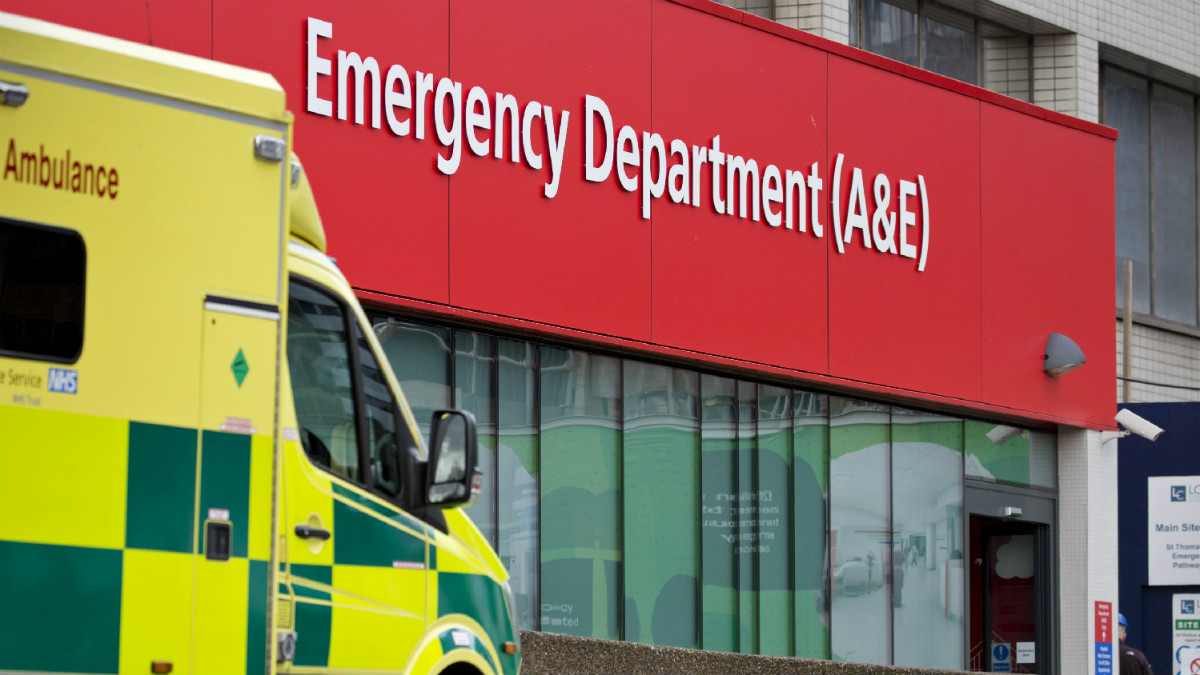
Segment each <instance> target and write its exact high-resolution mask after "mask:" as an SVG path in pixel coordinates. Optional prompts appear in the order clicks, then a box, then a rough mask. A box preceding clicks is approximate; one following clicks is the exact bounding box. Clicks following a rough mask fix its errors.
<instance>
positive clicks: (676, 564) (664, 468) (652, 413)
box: [624, 360, 700, 648]
mask: <svg viewBox="0 0 1200 675" xmlns="http://www.w3.org/2000/svg"><path fill="white" fill-rule="evenodd" d="M624 365H625V370H624V390H625V405H624V409H625V438H624V459H625V467H624V475H625V494H624V500H625V508H624V513H625V542H624V544H625V631H624V638H625V639H626V640H631V641H636V642H642V643H647V644H657V645H671V646H676V647H692V648H695V647H698V646H699V644H698V635H697V625H698V603H697V600H698V595H699V588H698V583H699V577H700V541H699V533H700V522H699V521H700V513H699V509H698V508H697V506H698V504H699V502H700V428H699V427H700V422H699V411H698V406H697V404H698V399H699V388H700V381H699V380H700V378H699V376H698V374H697V373H695V372H689V371H686V370H681V369H676V368H670V367H667V366H660V365H653V364H649V363H640V362H637V361H630V360H626V361H625V364H624Z"/></svg>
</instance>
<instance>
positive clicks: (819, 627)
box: [792, 391, 831, 659]
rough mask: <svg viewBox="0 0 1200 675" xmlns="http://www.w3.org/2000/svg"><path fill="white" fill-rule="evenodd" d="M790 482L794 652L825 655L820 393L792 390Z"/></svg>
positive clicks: (825, 442) (823, 399) (825, 484)
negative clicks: (791, 492)
mask: <svg viewBox="0 0 1200 675" xmlns="http://www.w3.org/2000/svg"><path fill="white" fill-rule="evenodd" d="M792 486H793V487H792V489H793V494H794V497H793V501H792V522H793V530H792V532H793V537H792V541H793V542H794V544H795V553H794V559H795V573H796V576H795V583H794V586H793V588H794V589H795V614H794V616H795V621H794V623H795V643H796V650H795V655H796V656H800V657H804V658H809V659H828V658H829V606H828V604H827V602H828V594H827V592H826V590H825V589H826V588H827V587H828V584H829V583H830V581H831V575H830V570H829V555H828V554H829V548H828V533H827V532H826V529H825V513H826V511H827V505H828V503H829V502H828V500H829V397H828V396H826V395H824V394H813V393H810V392H802V391H797V392H793V395H792Z"/></svg>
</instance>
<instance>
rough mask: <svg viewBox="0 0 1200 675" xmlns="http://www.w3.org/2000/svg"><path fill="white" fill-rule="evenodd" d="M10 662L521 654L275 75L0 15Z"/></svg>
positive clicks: (506, 673)
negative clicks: (376, 324) (329, 227)
mask: <svg viewBox="0 0 1200 675" xmlns="http://www.w3.org/2000/svg"><path fill="white" fill-rule="evenodd" d="M0 99H2V100H0V152H3V168H2V169H0V671H2V672H37V673H126V674H131V675H149V674H152V673H153V674H168V673H175V674H179V675H191V674H194V675H267V674H270V673H302V674H313V675H316V674H319V673H422V674H423V673H455V674H467V673H477V674H479V675H501V674H503V675H514V674H515V673H517V672H518V671H519V668H520V644H519V637H518V632H517V628H516V622H515V620H514V603H513V598H512V596H511V592H510V591H509V587H508V581H507V574H506V572H505V571H504V569H503V566H502V565H501V563H500V561H499V559H498V557H497V556H496V554H495V553H494V552H493V551H492V549H491V548H490V547H489V545H488V543H487V541H486V539H485V538H484V537H483V536H482V535H481V534H480V532H479V530H478V529H477V528H476V527H475V526H474V525H473V524H472V523H471V521H470V520H469V519H468V518H467V516H466V515H464V513H463V511H462V510H461V509H460V507H462V506H464V505H466V504H468V503H469V502H470V501H471V499H472V498H473V497H474V496H475V495H476V494H477V492H478V488H479V485H480V484H481V483H480V480H479V474H478V472H477V471H476V470H475V466H476V455H477V452H478V450H477V446H476V437H475V423H474V420H473V418H472V417H471V416H470V414H468V413H466V412H462V411H439V412H436V413H434V414H433V418H432V419H431V420H422V421H420V422H421V424H422V425H424V424H426V423H427V425H428V426H427V428H428V434H429V442H428V444H426V443H424V442H423V440H422V437H421V433H420V432H419V429H420V427H419V426H418V421H417V420H414V418H413V416H412V413H411V412H410V410H409V408H408V405H407V403H406V402H405V399H404V395H403V393H402V392H401V390H400V387H399V385H398V384H397V381H396V378H395V376H394V375H393V373H392V369H391V367H390V366H389V365H388V363H387V361H386V359H385V358H384V357H383V353H382V352H381V350H380V347H379V343H378V341H377V339H376V336H375V333H374V331H373V328H372V326H371V324H370V323H369V322H368V321H367V319H366V317H365V315H364V313H363V311H362V309H361V308H360V306H359V304H358V302H357V301H356V300H355V296H354V294H353V292H352V291H351V288H350V286H348V285H347V282H346V280H345V279H344V278H343V276H342V274H341V273H340V272H339V271H338V269H337V267H336V265H335V263H334V261H333V260H332V259H331V258H330V257H329V256H328V255H326V242H325V235H324V231H323V228H322V225H321V221H320V217H319V215H318V213H317V210H316V207H315V206H314V201H313V196H312V192H311V190H310V187H309V185H308V182H307V180H306V178H305V174H304V171H303V168H302V167H301V166H300V164H299V163H298V162H297V161H295V160H294V159H293V156H292V153H291V146H292V117H291V115H290V114H289V113H288V112H287V109H286V107H285V101H284V92H283V89H282V88H281V87H280V86H279V84H278V83H277V82H276V81H275V80H274V79H273V78H272V77H271V76H269V75H266V74H264V73H260V72H254V71H250V70H245V69H242V68H236V67H233V66H228V65H224V64H220V63H216V62H212V61H208V60H204V59H198V58H193V57H189V56H184V55H180V54H176V53H171V52H167V51H163V50H160V49H156V48H153V47H147V46H144V45H139V44H134V43H130V42H124V41H121V40H116V39H111V38H108V37H103V36H100V35H95V34H91V33H86V32H82V31H78V30H73V29H68V28H64V27H61V26H56V25H52V24H48V23H44V22H40V21H35V20H31V19H27V18H23V17H19V16H15V15H11V14H0Z"/></svg>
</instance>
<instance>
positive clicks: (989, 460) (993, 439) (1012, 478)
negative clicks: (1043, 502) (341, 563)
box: [964, 420, 1058, 488]
mask: <svg viewBox="0 0 1200 675" xmlns="http://www.w3.org/2000/svg"><path fill="white" fill-rule="evenodd" d="M964 433H965V441H964V443H965V448H966V464H965V469H964V472H965V473H966V475H967V477H968V478H974V479H977V480H986V481H993V482H997V483H1006V484H1009V485H1016V486H1019V487H1045V488H1053V487H1055V485H1056V480H1055V475H1056V471H1055V467H1057V465H1058V460H1057V453H1056V450H1055V442H1056V437H1055V435H1054V434H1053V433H1047V432H1037V431H1030V430H1029V429H1021V428H1018V427H1013V426H1009V425H1007V424H994V423H991V422H979V421H976V420H967V422H966V426H965V431H964Z"/></svg>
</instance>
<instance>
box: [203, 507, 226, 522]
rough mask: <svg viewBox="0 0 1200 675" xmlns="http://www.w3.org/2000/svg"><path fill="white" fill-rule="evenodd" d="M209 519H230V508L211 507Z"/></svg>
mask: <svg viewBox="0 0 1200 675" xmlns="http://www.w3.org/2000/svg"><path fill="white" fill-rule="evenodd" d="M208 519H209V520H229V509H209V510H208Z"/></svg>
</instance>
